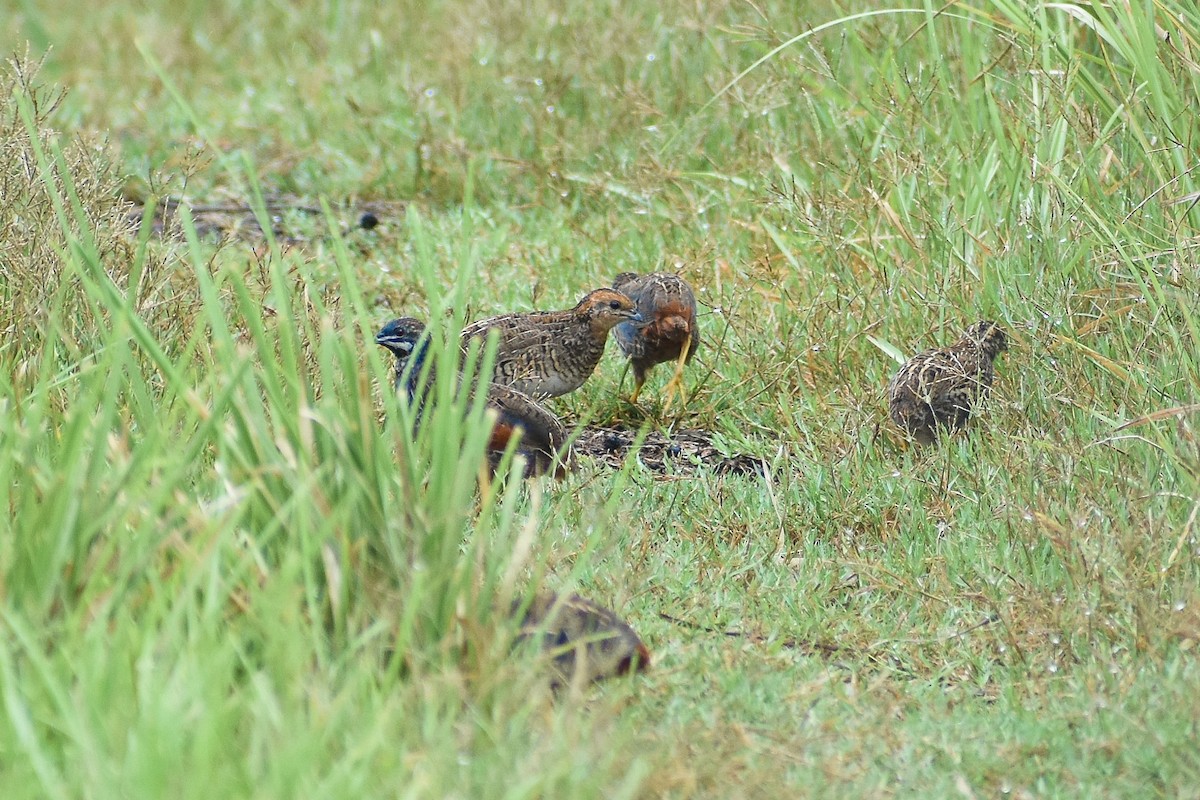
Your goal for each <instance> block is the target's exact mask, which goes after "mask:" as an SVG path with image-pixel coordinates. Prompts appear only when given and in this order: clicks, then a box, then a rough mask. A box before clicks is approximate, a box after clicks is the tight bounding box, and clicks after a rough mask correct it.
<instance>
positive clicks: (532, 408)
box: [375, 317, 569, 478]
mask: <svg viewBox="0 0 1200 800" xmlns="http://www.w3.org/2000/svg"><path fill="white" fill-rule="evenodd" d="M424 333H425V323H423V322H421V321H420V320H418V319H414V318H413V317H401V318H399V319H394V320H392V321H391V322H389V323H388V324H387V325H384V326H383V328H382V329H381V330H380V331H379V333H378V334H376V336H375V343H376V344H378V345H382V346H383V347H386V348H387V349H388V350H390V351H391V352H392V354H393V355H395V356H396V390H397V391H401V392H404V393H405V394H406V395H407V396H408V399H409V401H410V402H415V403H416V404H417V407H416V412H417V420H418V422H419V420H420V417H421V414H422V412H423V411H424V407H425V404H426V402H428V397H429V391H430V388H431V387H432V386H433V385H434V384H433V382H434V375H433V371H432V370H430V374H429V376H428V377H427V378H426V380H425V381H424V383H422V382H421V381H420V377H421V369H422V366H423V364H424V363H425V359H426V357H427V356H428V353H429V338H428V337H426V336H424ZM487 407H488V408H490V409H492V410H494V411H495V412H496V415H497V416H496V423H495V426H494V427H493V428H492V432H491V437H490V439H489V441H488V447H487V449H488V462H489V465H490V466H491V467H492V468H493V469H495V467H496V466H497V464H499V461H500V458H501V457H502V456H503V454H504V451H505V449H506V448H507V447H508V444H509V440H511V439H512V437H513V436H515V435H516V433H517V431H518V430H520V432H521V439H520V441H519V442H518V443H517V453H518V454H520V455H523V456H524V457H525V460H526V464H527V467H526V470H527V474H529V475H540V474H543V473H545V472H548V471H550V470H552V469H553V471H554V474H555V477H559V478H561V477H563V476H564V475H565V474H566V465H567V460H568V458H569V453H568V452H567V431H566V429H565V428H564V427H563V424H562V423H561V422H560V421H559V420H558V417H556V416H554V414H551V413H550V412H549V411H547V410H546V409H545V408H543V407H542V406H541V405H540V404H539V403H537V402H536V401H535V400H533V398H531V397H529V396H528V395H525V394H522V393H521V392H518V391H517V390H515V389H512V388H510V387H508V386H499V385H497V384H494V383H492V384H489V385H488V387H487Z"/></svg>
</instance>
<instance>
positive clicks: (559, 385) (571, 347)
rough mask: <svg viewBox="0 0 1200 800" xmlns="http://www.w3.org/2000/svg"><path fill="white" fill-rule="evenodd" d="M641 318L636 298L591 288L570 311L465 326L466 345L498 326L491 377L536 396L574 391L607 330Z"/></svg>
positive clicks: (587, 374)
mask: <svg viewBox="0 0 1200 800" xmlns="http://www.w3.org/2000/svg"><path fill="white" fill-rule="evenodd" d="M627 320H629V321H640V318H639V317H638V316H637V309H636V307H635V306H634V303H633V301H632V300H630V299H629V298H628V297H626V296H625V295H624V294H621V293H620V292H617V291H614V290H612V289H596V290H595V291H593V292H589V293H588V294H587V295H586V296H585V297H584V298H583V299H582V300H580V301H579V302H578V303H577V304H576V305H575V307H574V308H570V309H567V310H566V311H533V312H530V313H523V314H504V315H502V316H499V317H490V318H488V319H483V320H480V321H478V322H475V323H472V324H470V325H468V326H467V327H466V328H464V329H463V332H462V338H463V346H464V347H465V346H466V344H467V342H469V341H470V340H471V338H473V337H479V338H480V339H485V338H486V337H487V335H488V331H492V330H494V331H496V332H497V333H499V335H500V342H499V346H498V349H497V351H496V371H495V373H494V374H493V376H492V380H493V381H495V382H496V383H499V384H503V385H505V386H511V387H512V388H513V389H516V390H517V391H519V392H524V393H525V394H528V395H531V396H533V397H537V398H543V397H558V396H560V395H564V394H567V393H568V392H573V391H575V390H576V389H578V388H579V387H580V386H582V385H583V382H584V381H586V380H587V379H588V377H590V376H591V374H592V372H594V371H595V369H596V365H597V364H599V363H600V356H602V355H603V354H604V345H605V343H607V341H608V332H609V331H610V330H612V328H613V326H614V325H617V324H619V323H621V322H625V321H627Z"/></svg>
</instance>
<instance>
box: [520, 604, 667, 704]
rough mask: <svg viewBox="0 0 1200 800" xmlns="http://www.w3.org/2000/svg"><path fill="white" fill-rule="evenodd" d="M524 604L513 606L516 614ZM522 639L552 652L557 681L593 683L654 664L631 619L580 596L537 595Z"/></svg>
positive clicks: (526, 617) (523, 620)
mask: <svg viewBox="0 0 1200 800" xmlns="http://www.w3.org/2000/svg"><path fill="white" fill-rule="evenodd" d="M521 606H522V603H521V602H520V601H518V602H517V603H514V604H513V612H514V613H517V612H519V611H520V609H521ZM518 641H532V642H536V643H538V644H539V645H540V647H541V649H542V650H543V651H544V652H546V653H548V654H549V655H550V656H551V659H552V664H553V670H554V673H555V674H554V675H553V678H552V683H553V684H555V685H565V684H570V683H572V682H574V681H577V680H578V681H580V682H591V681H598V680H601V679H603V678H608V677H612V676H614V675H625V674H627V673H630V672H638V671H640V670H644V669H647V668H649V666H650V651H649V650H648V649H647V648H646V645H645V644H643V643H642V640H641V639H639V638H638V635H637V633H636V632H634V630H633V628H631V627H630V626H629V624H628V623H627V622H625V621H624V620H623V619H621V618H620V617H618V616H617V615H616V614H614V613H613V612H611V611H609V610H608V609H607V608H604V607H603V606H601V605H599V604H597V603H593V602H592V601H591V600H587V599H584V598H582V597H580V596H579V595H575V594H573V595H571V596H570V597H561V596H559V595H556V594H553V593H549V592H547V593H542V594H538V595H537V596H535V597H534V598H533V600H532V602H531V603H530V604H529V607H528V608H527V609H526V610H525V613H524V616H523V617H522V618H521V633H520V635H519V636H518Z"/></svg>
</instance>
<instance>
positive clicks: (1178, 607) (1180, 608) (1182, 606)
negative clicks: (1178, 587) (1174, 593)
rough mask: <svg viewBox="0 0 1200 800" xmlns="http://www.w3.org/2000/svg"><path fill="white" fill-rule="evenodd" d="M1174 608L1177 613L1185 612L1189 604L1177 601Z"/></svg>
mask: <svg viewBox="0 0 1200 800" xmlns="http://www.w3.org/2000/svg"><path fill="white" fill-rule="evenodd" d="M1172 608H1174V609H1175V610H1176V611H1183V610H1184V609H1185V608H1187V603H1185V602H1183V601H1182V600H1178V601H1176V603H1175V605H1174V606H1172Z"/></svg>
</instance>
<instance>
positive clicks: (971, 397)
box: [888, 321, 1008, 444]
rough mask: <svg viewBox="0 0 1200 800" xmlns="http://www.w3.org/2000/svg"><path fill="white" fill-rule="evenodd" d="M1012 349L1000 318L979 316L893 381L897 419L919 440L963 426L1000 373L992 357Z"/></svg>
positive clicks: (904, 368)
mask: <svg viewBox="0 0 1200 800" xmlns="http://www.w3.org/2000/svg"><path fill="white" fill-rule="evenodd" d="M1006 349H1008V337H1007V336H1006V335H1005V333H1004V330H1003V329H1002V328H1001V327H1000V326H999V325H998V324H997V323H995V322H990V321H983V322H977V323H975V324H974V325H972V326H971V327H969V328H967V330H966V332H965V333H963V336H962V338H961V339H959V340H958V341H957V342H955V343H954V344H952V345H950V346H949V347H943V348H940V349H938V350H929V351H927V352H924V353H921V354H919V355H916V356H913V357H912V358H911V359H909V360H908V361H907V362H906V363H905V364H904V366H902V367H901V368H900V371H899V372H897V373H896V374H895V376H893V377H892V380H891V383H889V384H888V405H889V413H890V415H891V418H892V420H893V421H894V422H895V423H896V424H897V425H898V426H900V428H901V429H902V430H903V431H904V432H905V433H907V434H908V435H909V436H911V437H912V438H913V439H915V440H916V441H917V442H919V443H920V444H933V443H934V442H936V441H937V439H938V437H939V436H940V435H941V434H942V433H943V432H950V433H954V432H956V431H959V430H962V428H964V427H965V426H966V424H967V420H968V419H970V416H971V412H972V411H973V410H974V409H975V408H976V407H977V405H978V404H979V403H980V402H982V401H983V400H984V399H985V398H986V397H987V394H988V391H989V390H990V389H991V386H992V379H993V377H994V375H995V372H994V369H993V366H992V363H993V362H994V361H995V360H996V357H997V356H998V355H1000V353H1002V352H1003V351H1004V350H1006Z"/></svg>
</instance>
